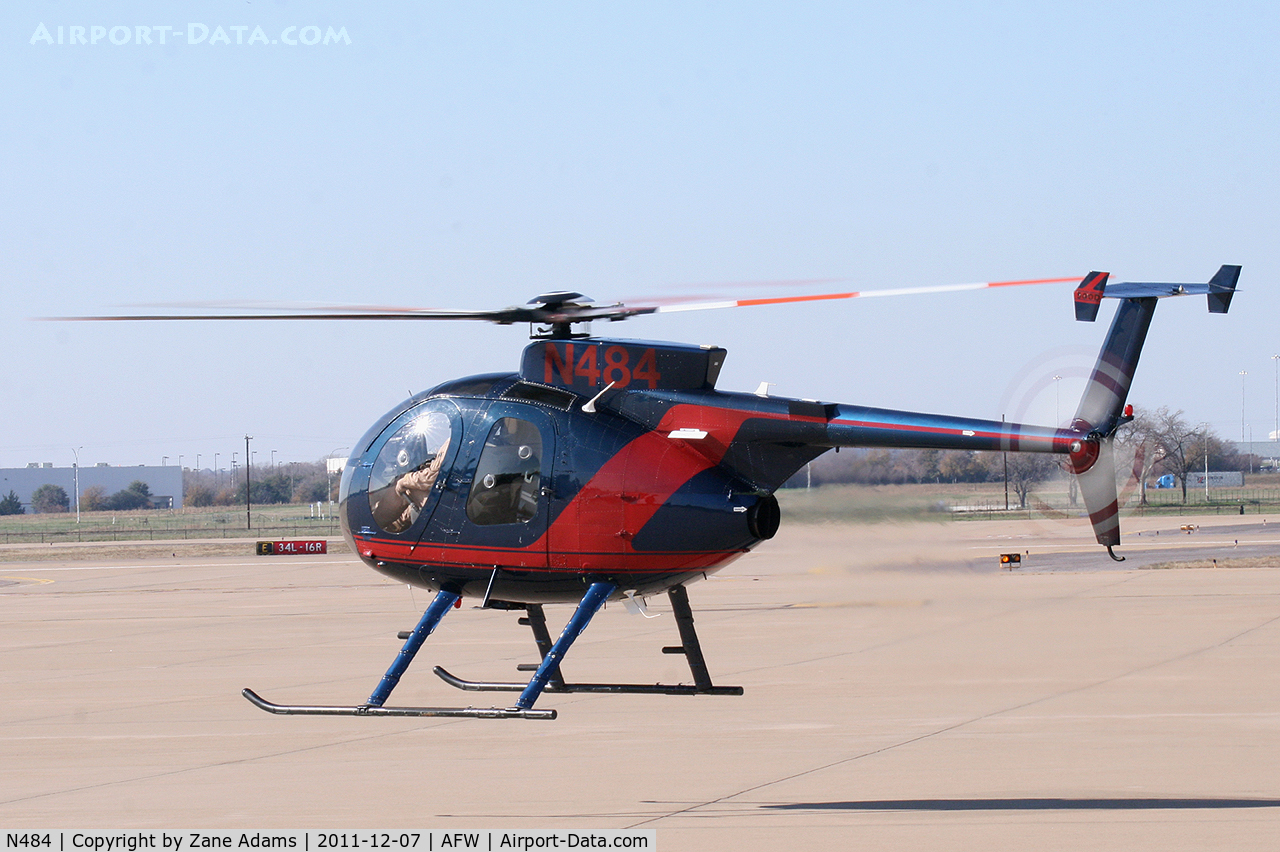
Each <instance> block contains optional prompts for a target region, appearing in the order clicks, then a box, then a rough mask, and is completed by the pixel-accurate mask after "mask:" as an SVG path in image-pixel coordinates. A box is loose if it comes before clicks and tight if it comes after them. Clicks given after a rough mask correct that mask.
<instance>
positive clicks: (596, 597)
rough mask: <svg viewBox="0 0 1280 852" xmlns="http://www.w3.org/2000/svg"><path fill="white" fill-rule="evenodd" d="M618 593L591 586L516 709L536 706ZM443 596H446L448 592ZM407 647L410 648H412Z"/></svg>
mask: <svg viewBox="0 0 1280 852" xmlns="http://www.w3.org/2000/svg"><path fill="white" fill-rule="evenodd" d="M617 590H618V587H617V586H615V585H614V584H613V583H592V584H591V588H589V589H587V593H586V594H585V595H583V596H582V600H581V601H579V602H578V608H577V609H576V610H574V613H573V618H570V619H569V623H568V624H566V625H565V626H564V631H563V632H561V634H560V638H559V639H557V640H556V643H555V644H554V645H552V646H551V650H550V651H548V652H547V655H546V656H545V657H543V658H542V663H541V665H539V666H538V670H537V672H535V673H534V675H533V677H531V678H530V679H529V685H528V686H526V687H525V688H524V691H523V692H521V693H520V698H519V699H517V700H516V709H519V710H528V709H529V708H531V707H533V702H535V701H537V700H538V696H539V695H541V694H542V690H543V688H544V687H546V685H547V681H548V680H550V679H551V675H552V674H553V673H555V672H556V671H558V670H559V668H560V661H561V660H563V659H564V655H565V654H566V653H568V651H569V646H570V645H572V644H573V640H575V639H577V638H578V637H579V636H581V635H582V631H584V630H586V629H587V625H588V624H590V623H591V618H592V616H594V615H595V614H596V613H597V612H599V611H600V607H602V606H604V602H605V601H606V600H608V599H609V596H610V595H612V594H613V593H614V592H616V591H617ZM440 594H444V592H441V593H440ZM432 606H434V604H432ZM428 613H430V610H428ZM425 620H426V617H425V616H424V617H423V621H425ZM437 620H438V619H437ZM405 647H406V648H407V647H408V645H406V646H405ZM406 665H407V664H406ZM387 676H388V677H390V672H388V673H387ZM384 680H385V678H384ZM388 691H390V690H388ZM370 700H372V699H370Z"/></svg>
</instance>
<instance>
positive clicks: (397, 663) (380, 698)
mask: <svg viewBox="0 0 1280 852" xmlns="http://www.w3.org/2000/svg"><path fill="white" fill-rule="evenodd" d="M458 599H459V595H456V594H454V593H453V592H446V591H445V590H444V589H441V590H440V591H439V592H437V593H436V599H435V600H433V601H432V602H431V606H429V607H427V611H426V612H424V613H423V614H422V620H421V621H419V622H418V626H417V627H415V628H413V632H412V633H410V634H409V638H408V639H407V640H406V641H405V643H404V647H403V648H401V649H400V653H399V654H397V655H396V658H395V659H394V660H392V661H391V668H389V669H387V673H386V674H384V675H383V676H382V680H381V681H379V682H378V688H377V689H375V690H374V691H373V694H372V695H370V696H369V700H368V701H367V702H366V704H367V705H368V706H369V707H381V706H382V705H383V704H385V703H386V701H387V697H388V696H390V695H391V690H393V689H395V688H396V684H397V683H399V682H400V676H401V675H403V674H404V673H405V669H407V668H409V664H410V663H412V662H413V658H414V655H415V654H417V653H418V649H419V648H421V647H422V643H423V642H425V641H427V637H428V636H430V635H431V632H432V631H433V630H435V629H436V625H437V624H439V623H440V619H442V618H444V616H445V613H447V612H448V611H449V608H450V607H452V606H453V605H454V603H455V602H456V601H457V600H458Z"/></svg>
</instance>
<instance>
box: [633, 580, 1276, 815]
mask: <svg viewBox="0 0 1280 852" xmlns="http://www.w3.org/2000/svg"><path fill="white" fill-rule="evenodd" d="M1077 594H1078V593H1077ZM979 620H982V619H979ZM1277 621H1280V615H1278V616H1274V617H1272V618H1269V619H1267V620H1266V621H1264V622H1262V623H1261V624H1255V625H1254V626H1252V627H1249V628H1248V629H1246V630H1242V631H1240V632H1239V633H1236V634H1235V635H1233V636H1229V637H1227V638H1226V639H1223V640H1222V641H1220V642H1218V643H1216V644H1213V645H1207V646H1204V647H1200V648H1194V649H1192V650H1190V651H1186V652H1184V653H1181V654H1177V655H1175V656H1172V657H1169V658H1166V659H1164V660H1157V661H1155V662H1152V663H1148V664H1146V665H1142V666H1138V667H1136V668H1133V669H1131V670H1129V671H1127V672H1121V673H1119V674H1116V675H1113V676H1111V677H1107V678H1103V679H1101V680H1096V681H1092V682H1090V683H1085V684H1080V685H1078V686H1074V687H1071V688H1070V689H1064V690H1062V691H1060V692H1057V693H1054V694H1052V695H1042V696H1040V697H1039V698H1033V699H1031V700H1028V701H1024V702H1021V703H1019V704H1015V705H1013V706H1011V707H1005V708H1003V709H999V710H992V711H990V712H988V713H983V714H982V715H980V716H975V717H973V718H971V719H966V720H963V721H960V722H956V723H954V724H951V725H945V726H943V727H941V728H938V729H937V730H934V731H930V732H927V733H923V734H919V735H917V736H914V737H910V738H908V739H905V740H902V741H901V742H897V743H891V744H889V745H886V746H882V747H880V748H877V749H872V750H870V751H865V752H861V753H859V754H855V755H851V756H849V757H845V758H841V759H840V760H834V761H830V762H828V763H825V764H823V765H821V766H814V767H810V768H809V769H805V770H802V771H799V772H793V773H791V774H789V775H785V776H782V777H779V778H774V779H772V780H769V781H762V782H760V783H759V784H754V785H752V786H750V787H746V788H744V789H742V790H738V791H737V792H734V793H726V794H725V795H723V796H718V797H717V798H714V799H710V800H708V801H706V802H701V803H698V804H694V805H689V806H688V807H685V808H681V809H679V810H675V811H672V812H670V813H667V814H663V815H660V816H655V817H651V818H649V819H646V820H643V821H641V822H637V823H633V824H631V825H628V826H626V828H628V829H633V828H641V827H643V826H647V825H650V824H653V823H656V822H659V821H661V820H664V819H670V818H671V817H677V816H685V815H691V814H692V813H693V812H694V811H698V810H700V809H702V808H709V807H712V806H713V805H719V804H723V803H725V802H728V801H729V800H730V799H736V798H738V797H739V796H745V795H747V794H748V793H754V792H756V791H757V790H763V789H765V788H768V787H773V786H775V785H777V784H782V783H785V782H787V781H793V780H795V779H797V778H803V777H805V776H808V775H813V774H815V773H818V772H824V771H826V770H828V769H834V768H835V767H837V766H844V765H846V764H849V763H855V762H857V761H859V760H863V759H865V758H868V757H875V756H876V755H879V754H884V753H886V752H889V751H895V750H897V749H900V748H904V747H906V746H909V745H914V744H915V743H919V742H923V741H924V740H928V739H932V738H934V737H939V736H942V735H943V734H947V733H951V732H952V731H956V730H959V729H961V728H965V727H968V726H970V725H974V724H976V723H978V722H982V721H985V720H987V719H993V718H996V717H997V716H1003V715H1005V714H1008V713H1013V712H1016V711H1018V710H1025V709H1026V708H1028V707H1034V706H1035V705H1037V704H1042V703H1044V702H1046V701H1052V700H1055V699H1058V698H1062V697H1064V696H1067V695H1072V694H1074V693H1077V692H1084V691H1086V690H1089V689H1093V688H1095V687H1098V686H1105V685H1106V684H1108V683H1114V682H1115V681H1117V680H1122V679H1124V678H1128V677H1132V676H1133V675H1136V674H1139V673H1141V672H1146V671H1150V670H1152V669H1156V668H1160V667H1161V666H1166V665H1169V664H1170V663H1177V662H1181V661H1182V660H1186V659H1190V658H1191V657H1195V656H1197V655H1199V654H1203V653H1205V652H1207V651H1212V650H1215V649H1217V648H1222V647H1225V646H1227V645H1229V644H1231V643H1232V642H1234V641H1235V640H1237V639H1240V638H1242V637H1244V636H1246V635H1248V634H1250V633H1252V632H1254V631H1255V630H1260V629H1262V628H1264V627H1266V626H1268V625H1270V624H1274V623H1275V622H1277Z"/></svg>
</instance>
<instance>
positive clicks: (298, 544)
mask: <svg viewBox="0 0 1280 852" xmlns="http://www.w3.org/2000/svg"><path fill="white" fill-rule="evenodd" d="M328 552H329V551H328V544H327V542H325V541H323V540H321V541H260V542H258V555H259V556H296V555H299V554H303V553H307V554H314V553H328Z"/></svg>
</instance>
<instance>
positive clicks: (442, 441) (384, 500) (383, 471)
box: [369, 411, 453, 533]
mask: <svg viewBox="0 0 1280 852" xmlns="http://www.w3.org/2000/svg"><path fill="white" fill-rule="evenodd" d="M452 434H453V425H452V423H451V422H450V419H449V416H448V415H446V414H444V413H442V412H440V411H425V412H423V413H422V414H419V415H418V416H417V417H415V418H413V419H412V420H410V421H409V422H408V423H406V424H405V425H403V426H401V427H400V428H399V429H398V430H396V433H395V434H394V435H392V436H391V438H389V439H388V440H387V443H386V444H385V445H383V447H382V449H381V450H380V451H379V452H378V458H377V459H376V460H375V461H374V463H373V470H372V471H371V472H370V475H369V508H370V509H371V510H372V512H373V519H374V521H375V522H376V523H377V524H378V526H379V527H381V528H382V529H384V530H386V531H387V532H391V533H399V532H404V531H405V530H407V529H408V528H409V527H410V526H412V525H413V522H414V521H416V520H417V519H418V515H419V514H421V512H422V509H423V508H424V507H425V506H426V505H427V502H428V501H429V500H430V498H431V494H432V489H433V488H434V486H435V484H436V480H437V479H438V478H439V476H440V473H441V468H442V467H443V465H444V459H445V456H446V455H447V453H448V449H449V440H450V437H451V436H452Z"/></svg>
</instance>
